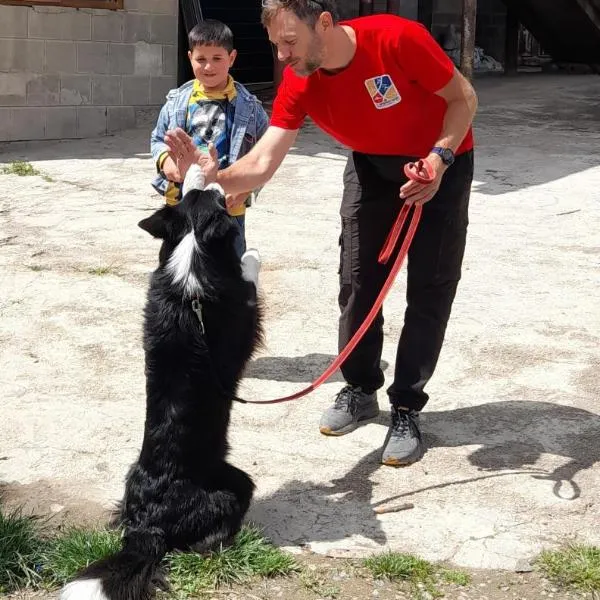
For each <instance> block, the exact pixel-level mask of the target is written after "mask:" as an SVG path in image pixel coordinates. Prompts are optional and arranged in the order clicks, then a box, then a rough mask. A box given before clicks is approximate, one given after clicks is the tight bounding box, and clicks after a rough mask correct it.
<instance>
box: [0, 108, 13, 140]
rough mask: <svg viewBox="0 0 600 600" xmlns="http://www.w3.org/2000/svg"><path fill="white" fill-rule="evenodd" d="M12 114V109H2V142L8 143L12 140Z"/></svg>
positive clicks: (0, 110)
mask: <svg viewBox="0 0 600 600" xmlns="http://www.w3.org/2000/svg"><path fill="white" fill-rule="evenodd" d="M10 112H11V109H10V108H0V142H8V141H9V140H10V132H11V127H12V121H11V115H10Z"/></svg>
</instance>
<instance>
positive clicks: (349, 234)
mask: <svg viewBox="0 0 600 600" xmlns="http://www.w3.org/2000/svg"><path fill="white" fill-rule="evenodd" d="M339 243H340V266H339V275H340V284H341V285H352V284H353V283H354V284H355V283H357V282H358V277H359V246H358V219H356V218H349V217H342V234H341V235H340V242H339Z"/></svg>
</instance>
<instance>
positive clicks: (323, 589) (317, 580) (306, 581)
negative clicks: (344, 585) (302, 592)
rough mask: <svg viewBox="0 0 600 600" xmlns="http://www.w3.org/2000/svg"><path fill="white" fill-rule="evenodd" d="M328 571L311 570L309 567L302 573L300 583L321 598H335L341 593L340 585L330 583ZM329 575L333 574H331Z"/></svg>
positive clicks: (329, 599)
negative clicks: (317, 571)
mask: <svg viewBox="0 0 600 600" xmlns="http://www.w3.org/2000/svg"><path fill="white" fill-rule="evenodd" d="M327 576H328V574H327V573H321V574H319V573H316V572H315V571H309V570H307V569H305V570H303V571H302V572H301V573H300V577H299V579H300V583H302V585H303V586H304V587H305V588H306V589H307V590H310V591H311V592H314V593H315V594H316V595H317V596H318V597H319V598H327V599H328V600H335V598H337V597H338V595H339V593H340V591H341V590H340V586H339V585H335V584H333V583H329V582H328V581H327V579H328V577H327ZM329 577H331V575H330V574H329Z"/></svg>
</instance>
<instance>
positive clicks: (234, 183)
mask: <svg viewBox="0 0 600 600" xmlns="http://www.w3.org/2000/svg"><path fill="white" fill-rule="evenodd" d="M297 135H298V130H297V129H295V130H288V129H282V128H281V127H274V126H270V127H269V128H268V129H267V131H266V132H265V134H264V135H263V136H262V137H261V138H260V140H259V141H258V142H257V143H256V145H255V146H254V148H252V150H250V152H248V154H246V155H245V156H243V157H242V158H240V159H239V160H238V161H236V162H235V163H234V164H233V165H231V166H230V167H227V168H226V169H223V170H221V171H218V161H217V152H216V149H215V148H214V147H213V146H211V147H209V153H208V154H206V153H204V152H201V151H200V150H198V149H197V148H196V147H195V146H194V144H193V142H192V140H191V138H190V137H189V136H188V135H187V134H186V133H185V131H183V130H181V129H176V130H175V131H169V132H168V133H167V134H166V136H165V142H166V143H167V145H168V146H169V149H170V150H171V152H172V153H173V154H174V155H175V156H177V157H179V159H180V161H181V160H183V159H182V157H185V158H187V159H188V160H187V162H188V163H189V164H192V163H194V162H196V163H198V164H199V165H200V167H201V168H202V170H203V171H204V175H205V176H206V182H207V183H210V182H214V181H216V182H217V183H219V184H220V185H221V186H222V187H223V189H224V190H225V193H226V194H228V195H232V196H235V195H237V194H242V193H243V192H247V191H248V190H253V189H256V188H258V187H261V186H263V185H264V184H265V183H267V181H269V179H271V177H273V175H274V174H275V171H277V169H278V168H279V165H280V164H281V163H282V162H283V159H284V158H285V155H286V154H287V153H288V151H289V149H290V148H291V147H292V144H293V143H294V141H295V140H296V136H297ZM189 164H188V167H189ZM185 170H186V171H187V169H185ZM182 175H184V173H182Z"/></svg>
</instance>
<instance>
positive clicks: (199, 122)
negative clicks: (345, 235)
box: [151, 19, 268, 258]
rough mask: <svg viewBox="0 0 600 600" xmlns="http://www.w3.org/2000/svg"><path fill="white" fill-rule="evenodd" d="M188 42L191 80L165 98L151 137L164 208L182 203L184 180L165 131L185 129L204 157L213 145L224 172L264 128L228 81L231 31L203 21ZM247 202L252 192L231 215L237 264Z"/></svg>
mask: <svg viewBox="0 0 600 600" xmlns="http://www.w3.org/2000/svg"><path fill="white" fill-rule="evenodd" d="M188 42H189V52H188V57H189V59H190V62H191V65H192V70H193V71H194V77H195V79H193V80H192V81H188V82H187V83H185V84H184V85H182V86H181V87H180V88H178V89H174V90H171V91H170V92H169V93H168V94H167V102H166V103H165V105H164V106H163V108H162V110H161V111H160V115H159V117H158V122H157V124H156V127H155V129H154V131H153V132H152V136H151V150H152V158H153V159H154V161H155V163H156V168H157V171H158V176H157V177H156V179H155V180H154V181H153V182H152V186H153V187H154V189H156V190H157V191H158V192H159V194H161V195H163V196H164V197H165V201H166V202H167V204H177V203H178V202H179V201H180V200H181V187H182V182H183V176H185V172H184V173H180V170H179V166H180V165H179V164H178V162H179V161H178V158H177V157H176V156H173V155H172V154H171V153H170V152H169V148H168V147H167V145H166V144H165V134H166V132H167V131H169V130H171V129H175V128H177V127H179V128H181V129H183V130H184V131H185V132H186V133H187V134H188V135H189V136H190V137H191V138H192V140H193V142H194V144H195V145H196V146H197V147H198V148H200V149H201V150H204V151H208V145H209V144H213V145H214V146H215V148H216V150H217V153H218V157H219V168H220V169H222V168H225V167H227V166H229V165H231V164H233V163H234V162H235V161H236V160H238V159H239V158H241V157H242V156H243V155H244V154H246V153H247V152H248V151H249V150H250V149H251V148H252V147H253V146H254V145H255V144H256V142H257V141H258V140H259V139H260V137H261V136H262V135H263V133H264V132H265V131H266V129H267V126H268V117H267V114H266V113H265V111H264V109H263V108H262V105H261V103H260V102H259V100H258V99H257V98H256V97H255V96H253V95H252V94H250V92H249V91H248V90H247V89H246V88H245V87H244V86H243V85H242V84H240V83H238V82H235V81H234V80H233V78H232V77H231V75H229V70H230V69H231V67H232V66H233V63H234V61H235V58H236V56H237V52H236V51H235V49H234V48H233V33H232V32H231V29H229V27H227V25H225V24H224V23H221V22H220V21H215V20H211V19H207V20H205V21H202V22H201V23H199V24H198V25H196V26H195V27H194V28H193V29H192V30H191V31H190V33H189V35H188ZM182 166H183V165H182ZM249 196H250V192H247V193H244V194H239V195H237V196H236V198H237V199H238V200H240V199H242V200H245V202H243V201H242V202H241V204H240V205H239V207H236V208H235V209H233V210H230V211H229V212H230V214H231V215H232V216H233V217H235V219H236V222H237V223H238V226H239V235H238V237H237V239H236V249H237V251H238V254H239V256H240V258H241V257H242V255H243V254H244V252H245V251H246V239H245V213H246V206H247V205H248V198H249ZM240 197H241V198H240Z"/></svg>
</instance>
